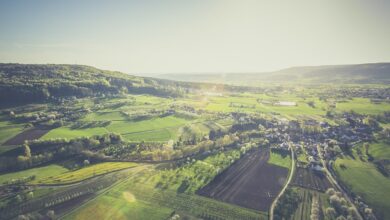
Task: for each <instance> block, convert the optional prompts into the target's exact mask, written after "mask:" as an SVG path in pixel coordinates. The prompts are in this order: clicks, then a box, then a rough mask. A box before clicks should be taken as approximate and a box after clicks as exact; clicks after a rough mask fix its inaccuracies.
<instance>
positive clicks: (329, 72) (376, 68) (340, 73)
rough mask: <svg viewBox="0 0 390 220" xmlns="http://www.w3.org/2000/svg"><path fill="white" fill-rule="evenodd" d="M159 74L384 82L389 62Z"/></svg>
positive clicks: (242, 80) (240, 80)
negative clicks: (246, 71)
mask: <svg viewBox="0 0 390 220" xmlns="http://www.w3.org/2000/svg"><path fill="white" fill-rule="evenodd" d="M159 77H160V78H164V79H175V80H181V81H196V82H214V83H216V82H219V83H229V84H241V85H242V84H247V85H254V84H256V83H264V82H273V83H296V82H298V83H359V84H360V83H363V84H376V83H378V84H388V83H389V82H390V63H372V64H354V65H332V66H302V67H291V68H287V69H282V70H279V71H274V72H265V73H220V74H218V73H209V74H162V75H159Z"/></svg>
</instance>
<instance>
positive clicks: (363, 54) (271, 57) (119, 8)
mask: <svg viewBox="0 0 390 220" xmlns="http://www.w3.org/2000/svg"><path fill="white" fill-rule="evenodd" d="M389 11H390V1H388V0H326V1H324V0H294V1H285V0H272V1H271V0H269V1H263V0H192V1H190V0H154V1H151V0H139V1H115V0H114V1H103V0H102V1H98V0H94V1H92V0H78V1H76V0H65V1H59V0H46V1H43V0H34V1H29V0H25V1H21V0H9V1H6V0H0V62H19V63H70V64H74V63H77V64H86V65H92V66H96V67H99V68H104V69H110V70H120V71H123V72H127V73H134V74H142V73H170V72H176V73H177V72H257V71H258V72H261V71H269V70H276V69H280V68H285V67H290V66H297V65H321V64H345V63H366V62H386V61H390V59H389V58H390V40H389V39H390V13H389Z"/></svg>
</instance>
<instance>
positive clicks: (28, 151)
mask: <svg viewBox="0 0 390 220" xmlns="http://www.w3.org/2000/svg"><path fill="white" fill-rule="evenodd" d="M23 147H24V156H25V157H27V158H31V149H30V147H29V146H28V144H27V143H25V144H23Z"/></svg>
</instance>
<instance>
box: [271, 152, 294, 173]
mask: <svg viewBox="0 0 390 220" xmlns="http://www.w3.org/2000/svg"><path fill="white" fill-rule="evenodd" d="M268 163H269V164H274V165H277V166H281V167H285V168H287V169H289V170H290V169H291V156H290V154H286V155H282V154H280V153H276V152H272V151H271V152H270V157H269V160H268Z"/></svg>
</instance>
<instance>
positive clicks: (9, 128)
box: [0, 118, 24, 145]
mask: <svg viewBox="0 0 390 220" xmlns="http://www.w3.org/2000/svg"><path fill="white" fill-rule="evenodd" d="M0 120H2V118H0ZM23 129H24V125H23V124H12V123H11V122H8V121H1V122H0V131H1V132H0V145H1V144H3V143H5V142H6V141H7V140H8V139H10V138H12V137H14V136H15V135H17V134H19V133H20V132H22V131H23Z"/></svg>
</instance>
